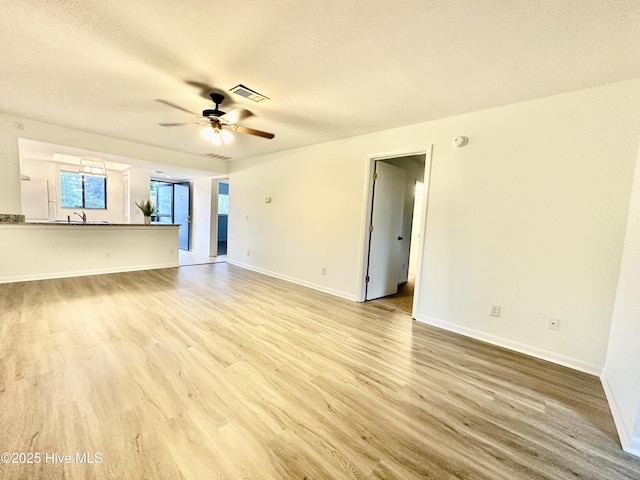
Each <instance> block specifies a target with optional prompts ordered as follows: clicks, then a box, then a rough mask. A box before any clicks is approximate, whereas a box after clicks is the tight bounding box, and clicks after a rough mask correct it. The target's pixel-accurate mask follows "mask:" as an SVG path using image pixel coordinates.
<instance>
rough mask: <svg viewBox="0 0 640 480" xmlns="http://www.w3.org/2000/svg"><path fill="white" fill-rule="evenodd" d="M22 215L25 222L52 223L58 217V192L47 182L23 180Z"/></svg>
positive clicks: (33, 179)
mask: <svg viewBox="0 0 640 480" xmlns="http://www.w3.org/2000/svg"><path fill="white" fill-rule="evenodd" d="M20 183H21V187H22V214H23V215H24V216H25V220H26V221H28V222H29V221H31V222H42V221H52V220H55V219H56V217H57V216H58V191H57V188H56V186H55V185H54V184H53V183H52V182H50V181H49V180H40V179H35V178H32V179H30V180H25V179H23V180H22V182H20Z"/></svg>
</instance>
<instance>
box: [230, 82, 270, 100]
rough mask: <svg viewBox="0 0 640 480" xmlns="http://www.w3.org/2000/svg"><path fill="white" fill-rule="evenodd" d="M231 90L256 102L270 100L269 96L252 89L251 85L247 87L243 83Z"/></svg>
mask: <svg viewBox="0 0 640 480" xmlns="http://www.w3.org/2000/svg"><path fill="white" fill-rule="evenodd" d="M229 91H230V92H233V93H236V94H238V95H240V96H241V97H244V98H248V99H249V100H253V101H254V102H262V101H263V100H269V97H265V96H264V95H262V94H261V93H258V92H256V91H255V90H251V89H250V88H249V87H245V86H244V85H242V84H240V85H236V86H235V87H233V88H232V89H231V90H229Z"/></svg>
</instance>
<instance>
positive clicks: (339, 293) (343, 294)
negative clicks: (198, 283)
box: [227, 258, 357, 302]
mask: <svg viewBox="0 0 640 480" xmlns="http://www.w3.org/2000/svg"><path fill="white" fill-rule="evenodd" d="M227 263H229V264H231V265H235V266H237V267H241V268H246V269H247V270H251V271H253V272H257V273H262V274H263V275H268V276H270V277H274V278H279V279H280V280H284V281H286V282H291V283H295V284H296V285H302V286H303V287H308V288H311V289H313V290H318V291H320V292H323V293H328V294H329V295H334V296H336V297H340V298H344V299H346V300H351V301H353V302H355V301H356V300H357V297H356V295H355V294H351V293H346V292H342V291H340V290H335V289H333V288H328V287H325V286H323V285H318V284H316V283H312V282H307V281H305V280H300V279H298V278H293V277H289V276H287V275H282V274H279V273H276V272H271V271H269V270H264V269H263V268H258V267H254V266H253V265H248V264H246V263H242V262H238V261H236V260H230V259H228V258H227Z"/></svg>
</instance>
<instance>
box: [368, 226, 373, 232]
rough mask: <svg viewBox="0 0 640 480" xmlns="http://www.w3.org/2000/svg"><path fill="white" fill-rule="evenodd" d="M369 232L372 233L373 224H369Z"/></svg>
mask: <svg viewBox="0 0 640 480" xmlns="http://www.w3.org/2000/svg"><path fill="white" fill-rule="evenodd" d="M369 233H373V225H369Z"/></svg>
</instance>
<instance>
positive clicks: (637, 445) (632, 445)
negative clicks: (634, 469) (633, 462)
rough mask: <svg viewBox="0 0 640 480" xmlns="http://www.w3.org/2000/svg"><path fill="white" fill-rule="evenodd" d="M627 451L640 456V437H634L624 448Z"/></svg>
mask: <svg viewBox="0 0 640 480" xmlns="http://www.w3.org/2000/svg"><path fill="white" fill-rule="evenodd" d="M622 449H623V450H624V451H625V452H627V453H630V454H631V455H635V456H636V457H640V437H633V438H631V441H630V442H629V444H628V445H627V446H626V447H623V448H622Z"/></svg>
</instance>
